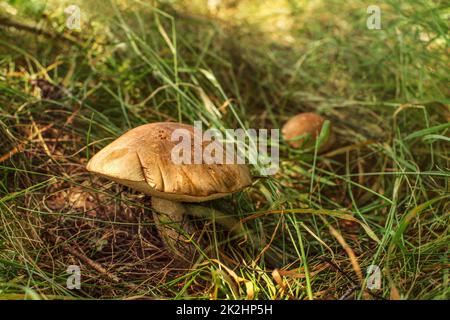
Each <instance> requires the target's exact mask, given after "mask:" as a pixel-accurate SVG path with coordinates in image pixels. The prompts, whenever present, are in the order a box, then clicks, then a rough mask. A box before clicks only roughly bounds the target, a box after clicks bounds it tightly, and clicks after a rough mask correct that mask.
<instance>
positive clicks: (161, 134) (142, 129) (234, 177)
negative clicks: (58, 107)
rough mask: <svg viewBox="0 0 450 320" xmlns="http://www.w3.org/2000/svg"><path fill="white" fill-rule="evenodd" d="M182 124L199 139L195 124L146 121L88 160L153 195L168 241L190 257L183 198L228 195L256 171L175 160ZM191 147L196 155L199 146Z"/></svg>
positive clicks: (92, 169) (103, 172) (192, 199)
mask: <svg viewBox="0 0 450 320" xmlns="http://www.w3.org/2000/svg"><path fill="white" fill-rule="evenodd" d="M177 129H184V130H187V131H184V132H188V133H189V135H190V137H191V138H192V139H193V136H194V128H193V127H192V126H190V125H186V124H180V123H173V122H159V123H151V124H146V125H142V126H139V127H137V128H134V129H132V130H130V131H128V132H126V133H125V134H123V135H122V136H120V137H119V138H118V139H116V140H115V141H113V142H112V143H111V144H109V145H107V146H106V147H105V148H103V149H102V150H100V151H99V152H98V153H97V154H96V155H94V157H92V159H91V160H90V161H89V162H88V164H87V170H88V171H90V172H94V173H96V174H99V175H101V176H103V177H106V178H108V179H110V180H112V181H115V182H118V183H120V184H122V185H125V186H128V187H130V188H132V189H135V190H137V191H140V192H143V193H144V194H147V195H150V196H152V209H153V216H154V220H155V223H156V226H157V229H158V231H159V233H160V236H161V238H162V240H163V241H164V244H165V245H166V246H167V247H168V249H169V250H171V251H172V252H173V253H177V254H179V255H181V256H186V255H188V251H190V250H194V249H195V248H194V247H193V245H192V244H191V245H189V244H186V242H188V241H187V240H188V237H189V236H191V235H192V234H193V228H192V225H191V224H189V222H188V221H187V220H186V213H187V212H186V208H185V206H184V205H183V204H182V202H203V201H208V200H212V199H217V198H221V197H225V196H227V195H230V194H232V193H234V192H237V191H240V190H242V189H243V188H245V187H247V186H248V185H250V184H251V175H250V172H249V169H248V168H247V166H245V165H242V164H183V163H182V164H175V163H174V162H173V161H172V157H171V153H172V149H173V148H174V147H175V145H177V144H178V143H179V142H178V141H172V139H171V137H172V133H173V132H174V131H175V130H177ZM205 143H206V142H205ZM191 149H192V156H193V154H194V149H195V148H191ZM200 211H201V210H200ZM202 214H204V212H203V213H202ZM227 223H228V224H229V220H228V221H227Z"/></svg>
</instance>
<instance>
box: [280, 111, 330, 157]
mask: <svg viewBox="0 0 450 320" xmlns="http://www.w3.org/2000/svg"><path fill="white" fill-rule="evenodd" d="M324 122H325V119H324V118H323V117H321V116H319V115H317V114H315V113H312V112H305V113H299V114H297V115H295V116H293V117H292V118H290V119H289V120H288V121H287V122H286V123H285V124H284V126H283V128H282V129H281V133H282V134H283V138H284V139H285V140H291V139H293V140H292V141H288V143H289V145H291V146H292V147H293V148H299V147H300V146H302V145H303V144H304V138H299V139H295V138H296V137H298V136H301V135H304V134H307V133H309V134H310V135H311V140H310V141H308V143H307V144H306V146H305V147H311V146H313V145H314V141H315V140H316V138H317V136H318V135H319V134H320V131H321V130H322V126H323V123H324ZM330 129H331V128H330ZM332 143H333V135H332V132H331V130H330V134H329V136H328V140H327V141H326V142H325V143H324V144H322V146H321V148H320V151H325V150H326V149H328V148H329V147H330V146H331V145H332Z"/></svg>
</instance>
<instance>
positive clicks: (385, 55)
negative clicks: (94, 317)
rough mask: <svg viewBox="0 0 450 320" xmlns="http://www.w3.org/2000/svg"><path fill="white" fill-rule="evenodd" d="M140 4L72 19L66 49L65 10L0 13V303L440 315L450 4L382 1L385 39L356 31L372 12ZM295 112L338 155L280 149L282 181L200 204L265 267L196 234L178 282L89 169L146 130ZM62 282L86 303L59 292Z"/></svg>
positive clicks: (311, 5)
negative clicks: (173, 302) (242, 302)
mask: <svg viewBox="0 0 450 320" xmlns="http://www.w3.org/2000/svg"><path fill="white" fill-rule="evenodd" d="M146 3H147V2H146V1H142V2H140V1H131V0H130V1H120V2H118V3H115V2H112V5H111V6H110V7H108V6H104V7H101V8H99V7H95V5H93V4H91V5H89V2H88V1H86V2H83V1H80V2H79V4H80V8H81V10H82V30H81V32H76V31H70V30H67V29H65V27H64V25H65V19H66V18H67V15H66V14H64V12H63V9H64V7H61V5H58V2H52V1H36V2H33V5H31V4H30V3H29V2H27V1H13V0H8V1H5V0H3V1H0V4H1V5H4V6H5V7H6V6H7V5H8V6H9V10H6V11H5V12H4V13H1V14H0V30H1V31H2V32H1V33H0V137H1V140H0V299H22V298H27V299H34V298H36V299H85V298H113V299H124V298H126V299H136V298H175V299H181V298H183V299H211V298H212V299H216V298H218V299H246V298H255V299H382V298H383V299H391V298H392V299H396V298H401V299H448V298H449V286H448V281H449V266H450V264H449V258H448V257H449V243H450V239H449V209H450V201H449V198H450V193H449V176H450V171H449V167H450V166H449V160H450V159H449V154H450V152H449V151H450V145H449V130H450V125H449V122H450V109H449V90H448V84H449V65H450V61H449V58H448V57H449V55H448V50H449V47H448V43H449V33H448V15H449V13H450V8H449V7H448V6H447V7H446V6H445V2H444V1H422V0H421V1H413V0H408V1H401V2H400V1H393V0H392V1H384V2H383V3H382V4H380V6H381V13H382V29H381V30H368V29H367V28H366V19H367V16H368V15H367V13H366V8H367V6H368V5H370V4H372V3H369V2H368V1H359V0H353V1H346V2H342V1H309V2H307V1H285V2H284V1H273V2H272V5H270V4H268V3H266V2H264V1H263V2H255V1H250V0H246V1H245V0H241V1H238V2H236V3H235V6H236V7H233V5H231V4H229V5H228V6H227V7H222V8H221V9H219V11H218V12H217V13H215V14H211V13H207V10H206V9H205V8H204V7H202V6H197V5H189V3H190V2H183V1H176V2H175V3H174V4H173V6H169V5H167V4H163V3H160V4H159V5H158V8H154V7H151V6H150V5H149V4H146ZM195 3H197V2H195ZM226 3H228V2H226ZM258 3H259V5H258ZM276 6H278V7H276ZM246 8H252V11H251V12H254V13H253V14H251V15H250V14H248V13H247V14H245V13H246V12H250V9H249V10H245V9H246ZM14 9H15V10H17V13H16V14H15V15H11V13H10V12H12V11H14ZM277 9H280V10H277ZM281 9H282V10H281ZM258 10H260V11H261V13H260V11H258ZM270 10H272V11H270ZM267 11H269V12H267ZM8 12H9V13H8ZM99 12H102V14H101V15H100V14H99ZM279 12H282V13H281V14H280V13H279ZM280 15H281V17H279V16H280ZM3 18H7V19H8V21H14V23H15V24H16V25H15V27H5V20H4V19H3ZM277 19H278V20H277ZM280 19H281V20H282V21H284V22H285V23H286V25H288V26H289V28H282V27H277V24H276V23H275V22H274V21H279V20H280ZM18 24H20V25H19V26H18ZM23 24H26V25H28V26H33V27H36V28H38V29H42V30H46V31H47V32H48V34H47V35H38V34H36V32H34V31H30V30H24V28H23ZM21 26H22V27H21ZM37 79H46V80H47V81H48V83H43V82H41V83H40V85H39V86H40V87H41V89H38V88H37V87H38V85H36V82H35V81H36V80H37ZM52 84H53V85H52ZM55 85H59V87H57V86H55ZM59 91H61V92H59ZM201 92H203V94H202V93H201ZM302 111H315V112H318V113H320V114H322V115H324V116H326V117H327V118H328V119H329V120H330V122H331V125H332V126H333V130H334V132H335V133H336V135H337V142H336V144H335V145H334V146H333V148H332V149H331V150H330V151H328V152H327V153H325V154H320V155H319V154H317V153H316V152H314V150H313V151H311V150H309V151H307V150H293V149H291V148H289V147H288V145H287V144H286V143H285V142H282V144H281V146H280V161H281V168H280V172H279V173H278V174H277V175H276V176H274V177H268V178H263V177H259V176H258V175H257V172H256V171H255V179H254V183H253V185H252V186H251V187H249V188H247V189H246V190H244V191H242V192H240V193H238V194H235V195H233V196H232V197H230V198H227V199H222V200H220V199H219V200H215V201H213V202H210V203H206V204H204V205H205V206H207V207H209V208H214V209H216V210H220V211H221V212H224V213H226V214H228V215H234V216H235V217H238V218H240V219H241V221H242V222H243V224H244V226H245V227H246V228H247V229H248V230H252V232H253V233H254V234H255V235H257V236H258V237H259V238H261V239H263V241H264V243H265V244H266V246H265V247H264V249H263V250H262V249H261V248H259V249H257V248H254V246H252V245H251V244H250V243H249V240H248V241H246V240H245V239H244V238H243V237H236V236H233V235H231V234H229V233H228V232H227V231H226V230H223V229H222V228H221V226H220V225H219V224H216V223H214V220H210V219H203V220H199V219H198V220H197V221H196V226H197V228H198V230H199V231H201V233H202V237H203V244H202V245H200V244H199V245H198V249H199V251H200V252H201V254H200V258H199V260H198V261H197V263H196V264H195V265H194V266H193V267H192V268H189V269H186V267H185V266H183V265H181V264H179V263H178V262H177V261H174V260H173V259H172V257H171V256H170V255H169V254H168V253H167V252H166V251H165V250H164V249H163V248H162V244H161V240H160V239H159V238H158V236H157V233H156V230H155V228H154V224H153V220H152V215H151V209H150V198H149V197H145V196H143V195H141V194H139V193H136V192H134V191H132V190H130V189H127V188H124V187H121V186H119V185H117V184H114V183H111V182H108V181H106V180H104V179H102V178H99V177H96V176H93V175H91V174H89V173H88V172H87V171H86V170H85V168H84V167H85V164H86V162H87V160H88V159H89V158H90V157H91V156H92V155H93V154H95V152H97V151H98V150H99V149H100V148H101V147H103V146H105V145H106V144H108V143H109V142H111V141H112V140H113V139H114V138H116V137H118V136H119V135H120V134H121V133H123V132H124V131H126V130H128V129H129V128H132V127H135V126H138V125H140V124H143V123H148V122H155V121H182V122H184V123H192V122H193V121H195V120H201V121H203V123H204V126H205V127H217V128H219V129H226V128H237V127H245V128H280V127H281V126H282V124H283V122H284V121H286V120H287V119H288V118H289V116H291V115H294V114H296V113H298V112H302ZM11 151H12V152H11ZM205 244H207V245H205ZM74 252H75V253H74ZM80 256H81V258H80ZM73 264H75V265H80V266H81V272H82V288H81V290H69V289H67V288H66V279H67V277H68V275H67V274H66V269H67V267H68V266H69V265H73ZM370 265H377V266H379V267H380V268H381V270H382V273H383V274H382V287H381V289H379V290H375V291H370V290H368V289H367V288H366V283H365V278H366V270H367V268H368V267H369V266H370ZM99 267H100V268H99Z"/></svg>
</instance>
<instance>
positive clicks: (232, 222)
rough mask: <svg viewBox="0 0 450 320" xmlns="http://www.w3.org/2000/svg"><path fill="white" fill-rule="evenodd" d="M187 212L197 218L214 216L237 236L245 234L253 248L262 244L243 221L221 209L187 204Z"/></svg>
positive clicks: (216, 220)
mask: <svg viewBox="0 0 450 320" xmlns="http://www.w3.org/2000/svg"><path fill="white" fill-rule="evenodd" d="M185 208H186V214H187V215H190V216H194V217H196V218H207V219H211V217H214V220H215V222H217V223H218V224H220V225H222V226H224V227H225V228H226V229H228V231H230V232H231V233H233V234H234V235H236V236H240V237H242V236H245V237H247V239H248V241H249V242H250V244H251V246H252V247H253V248H258V247H259V246H260V241H259V240H257V238H256V237H255V235H254V234H253V233H252V232H251V231H248V230H247V229H245V228H244V226H243V224H242V222H241V221H240V220H239V219H236V218H233V217H231V216H229V215H227V214H225V213H223V212H221V211H219V210H216V209H213V208H207V207H203V206H198V205H192V204H186V205H185Z"/></svg>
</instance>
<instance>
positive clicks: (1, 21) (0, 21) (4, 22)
mask: <svg viewBox="0 0 450 320" xmlns="http://www.w3.org/2000/svg"><path fill="white" fill-rule="evenodd" d="M8 27H10V28H14V29H17V30H22V31H27V32H31V33H34V34H37V35H40V36H44V37H46V38H50V39H59V40H63V41H66V42H68V43H70V44H74V45H76V46H77V47H81V45H80V44H79V43H78V42H77V41H75V40H74V39H72V38H70V37H68V36H66V35H62V34H59V33H51V32H49V31H46V30H43V29H39V28H36V27H33V26H29V25H26V24H23V23H20V22H15V21H11V20H9V19H6V18H1V17H0V28H8Z"/></svg>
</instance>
